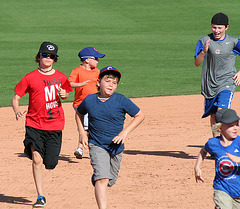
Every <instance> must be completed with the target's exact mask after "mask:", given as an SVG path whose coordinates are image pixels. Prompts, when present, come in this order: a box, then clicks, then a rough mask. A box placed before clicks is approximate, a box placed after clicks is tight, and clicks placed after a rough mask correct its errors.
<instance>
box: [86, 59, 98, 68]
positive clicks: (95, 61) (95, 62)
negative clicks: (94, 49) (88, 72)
mask: <svg viewBox="0 0 240 209" xmlns="http://www.w3.org/2000/svg"><path fill="white" fill-rule="evenodd" d="M87 60H88V64H89V66H90V68H92V69H93V68H96V67H97V65H98V58H96V57H95V58H94V57H93V58H88V59H87Z"/></svg>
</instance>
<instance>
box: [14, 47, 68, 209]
mask: <svg viewBox="0 0 240 209" xmlns="http://www.w3.org/2000/svg"><path fill="white" fill-rule="evenodd" d="M57 51H58V47H57V45H55V44H53V43H51V42H43V43H42V44H41V46H40V49H39V52H38V54H37V55H36V59H35V62H37V63H38V64H39V67H38V69H36V70H34V71H32V72H30V73H28V74H27V75H25V76H24V77H23V78H22V80H21V81H20V82H19V83H18V84H17V85H16V87H15V95H14V97H13V99H12V107H13V110H14V113H15V116H16V119H17V120H18V119H19V118H20V117H23V115H24V113H25V112H26V111H22V110H21V108H20V107H19V101H20V98H21V97H22V96H24V95H25V94H26V93H29V106H28V112H27V115H26V134H25V140H24V145H25V149H24V152H25V154H26V155H27V156H28V158H30V159H31V160H32V169H33V170H32V172H33V177H34V181H35V185H36V190H37V193H38V198H37V201H36V203H35V204H34V205H33V207H43V206H44V205H45V204H46V199H45V197H44V194H43V188H42V165H43V164H44V165H45V168H46V169H54V168H55V167H56V165H57V164H58V156H59V153H60V150H61V144H62V130H63V128H64V121H65V118H64V112H63V108H62V105H61V100H60V99H67V98H68V95H69V94H68V92H70V91H72V88H71V85H70V83H69V81H68V79H67V77H66V76H65V75H64V74H63V73H61V72H59V71H57V70H55V69H53V66H52V65H53V63H55V62H57V61H58V55H57Z"/></svg>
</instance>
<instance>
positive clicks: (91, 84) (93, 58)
mask: <svg viewBox="0 0 240 209" xmlns="http://www.w3.org/2000/svg"><path fill="white" fill-rule="evenodd" d="M78 56H79V57H80V59H81V61H82V64H81V65H80V66H78V67H76V68H75V69H73V71H72V72H71V75H70V76H69V81H70V84H71V86H72V88H75V96H74V102H73V108H74V110H75V111H76V109H77V107H78V106H79V105H80V104H81V102H82V101H83V99H84V98H85V97H86V96H87V95H88V94H95V93H97V79H98V76H99V72H100V70H99V69H98V68H97V65H98V59H99V58H103V57H104V56H105V54H101V53H99V52H98V51H97V50H96V49H95V48H93V47H86V48H84V49H82V50H81V51H80V52H79V53H78ZM75 119H76V121H77V120H78V117H77V115H76V114H75ZM83 124H84V129H85V131H88V114H86V115H84V117H83ZM78 141H79V140H78ZM74 155H75V156H76V158H79V159H81V158H82V156H83V150H82V145H81V144H80V143H79V144H78V149H77V150H76V151H75V152H74Z"/></svg>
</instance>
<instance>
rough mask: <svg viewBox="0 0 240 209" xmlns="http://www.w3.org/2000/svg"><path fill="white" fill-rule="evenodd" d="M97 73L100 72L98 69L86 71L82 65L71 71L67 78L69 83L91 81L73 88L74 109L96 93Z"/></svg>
mask: <svg viewBox="0 0 240 209" xmlns="http://www.w3.org/2000/svg"><path fill="white" fill-rule="evenodd" d="M99 73H100V70H99V69H98V68H94V69H92V70H86V69H85V68H84V67H83V66H82V65H80V66H78V67H76V68H75V69H73V70H72V72H71V75H70V76H69V81H70V82H74V83H82V82H84V81H87V80H91V81H90V82H89V83H87V84H86V85H84V86H81V87H77V88H75V95H74V102H73V106H74V107H76V108H77V107H78V106H79V105H80V104H81V102H82V101H83V100H84V99H85V97H86V96H87V95H89V94H95V93H97V79H98V76H99Z"/></svg>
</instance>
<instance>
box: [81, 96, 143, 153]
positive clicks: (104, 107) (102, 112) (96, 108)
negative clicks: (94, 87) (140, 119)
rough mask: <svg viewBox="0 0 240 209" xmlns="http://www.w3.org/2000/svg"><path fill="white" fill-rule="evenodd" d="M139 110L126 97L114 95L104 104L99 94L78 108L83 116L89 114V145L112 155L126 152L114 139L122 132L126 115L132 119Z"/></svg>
mask: <svg viewBox="0 0 240 209" xmlns="http://www.w3.org/2000/svg"><path fill="white" fill-rule="evenodd" d="M139 110H140V109H139V108H138V107H137V106H136V105H135V104H134V103H133V102H132V101H131V100H130V99H128V98H126V97H125V96H124V95H122V94H119V93H113V95H112V96H111V97H110V98H109V99H108V100H106V101H105V102H102V101H100V100H99V99H98V94H91V95H88V96H87V97H86V98H85V99H84V100H83V101H82V103H81V104H80V105H79V107H78V108H77V111H78V112H79V113H80V114H81V115H85V114H86V113H88V120H89V126H88V131H89V143H93V144H95V145H97V146H100V147H102V148H104V149H106V150H107V151H108V152H109V153H111V154H112V155H116V154H118V153H120V152H122V151H123V150H124V144H122V143H121V144H114V143H113V142H112V139H113V138H114V137H115V136H117V135H118V134H119V133H120V132H121V131H122V130H123V125H124V120H125V114H126V113H127V114H129V115H130V116H131V117H133V116H135V115H136V114H137V113H138V112H139Z"/></svg>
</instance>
